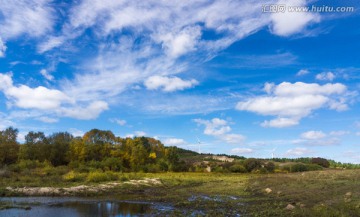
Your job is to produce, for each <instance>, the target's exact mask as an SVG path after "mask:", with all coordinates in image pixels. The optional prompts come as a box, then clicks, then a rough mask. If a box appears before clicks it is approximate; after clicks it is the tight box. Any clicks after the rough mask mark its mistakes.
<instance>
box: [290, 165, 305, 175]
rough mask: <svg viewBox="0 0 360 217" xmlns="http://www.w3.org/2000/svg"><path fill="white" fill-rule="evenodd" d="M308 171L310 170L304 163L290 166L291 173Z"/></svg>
mask: <svg viewBox="0 0 360 217" xmlns="http://www.w3.org/2000/svg"><path fill="white" fill-rule="evenodd" d="M305 171H308V168H307V166H306V165H305V164H302V163H296V164H293V165H291V166H290V172H292V173H295V172H305Z"/></svg>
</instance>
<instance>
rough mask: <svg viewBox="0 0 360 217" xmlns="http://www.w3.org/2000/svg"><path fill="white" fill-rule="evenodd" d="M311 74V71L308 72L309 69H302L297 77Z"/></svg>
mask: <svg viewBox="0 0 360 217" xmlns="http://www.w3.org/2000/svg"><path fill="white" fill-rule="evenodd" d="M309 73H310V71H309V70H307V69H301V70H299V71H298V72H297V73H296V76H303V75H307V74H309Z"/></svg>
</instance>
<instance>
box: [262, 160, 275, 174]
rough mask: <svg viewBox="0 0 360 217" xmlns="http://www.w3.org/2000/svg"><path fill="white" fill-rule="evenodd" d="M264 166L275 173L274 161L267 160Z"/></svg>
mask: <svg viewBox="0 0 360 217" xmlns="http://www.w3.org/2000/svg"><path fill="white" fill-rule="evenodd" d="M264 167H265V169H266V170H267V171H268V172H270V173H273V172H274V170H275V164H274V163H273V162H267V163H266V164H265V165H264Z"/></svg>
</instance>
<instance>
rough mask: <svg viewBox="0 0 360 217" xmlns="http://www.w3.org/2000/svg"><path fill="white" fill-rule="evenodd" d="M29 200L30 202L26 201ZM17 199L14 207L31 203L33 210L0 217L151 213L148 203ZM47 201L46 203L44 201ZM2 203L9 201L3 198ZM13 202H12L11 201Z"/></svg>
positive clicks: (2, 213) (103, 216)
mask: <svg viewBox="0 0 360 217" xmlns="http://www.w3.org/2000/svg"><path fill="white" fill-rule="evenodd" d="M26 199H28V200H26ZM26 199H24V198H15V199H13V200H12V201H13V204H14V205H21V204H28V203H30V206H31V210H24V209H19V208H12V209H7V210H0V216H29V217H41V216H54V217H57V216H59V217H60V216H61V217H63V216H70V217H77V216H79V217H80V216H101V217H107V216H117V217H128V216H144V215H146V214H148V213H150V211H151V208H152V206H151V204H148V203H132V202H123V201H96V200H78V201H76V200H73V199H72V200H70V201H62V200H60V201H59V199H56V198H54V200H51V199H52V198H47V199H44V198H41V199H40V200H35V199H34V198H26ZM44 200H45V201H44ZM0 201H7V200H4V198H1V200H0ZM9 201H11V200H9Z"/></svg>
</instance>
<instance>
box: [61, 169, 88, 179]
mask: <svg viewBox="0 0 360 217" xmlns="http://www.w3.org/2000/svg"><path fill="white" fill-rule="evenodd" d="M62 178H63V180H64V181H67V182H81V181H84V179H85V174H81V173H77V172H74V171H73V170H71V171H70V172H68V173H66V174H65V175H63V176H62Z"/></svg>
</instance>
